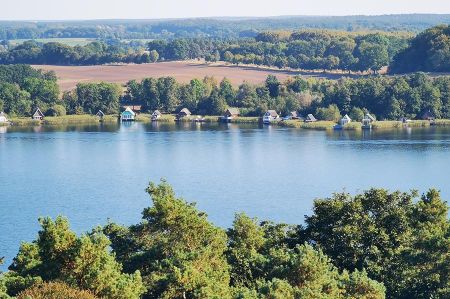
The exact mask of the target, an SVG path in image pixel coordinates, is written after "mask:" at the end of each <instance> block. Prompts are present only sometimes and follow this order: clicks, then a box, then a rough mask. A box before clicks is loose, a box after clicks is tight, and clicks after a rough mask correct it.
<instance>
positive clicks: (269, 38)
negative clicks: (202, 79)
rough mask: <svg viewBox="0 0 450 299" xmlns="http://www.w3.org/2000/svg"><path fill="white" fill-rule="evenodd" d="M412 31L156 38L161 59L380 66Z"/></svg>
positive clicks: (154, 44) (297, 65)
mask: <svg viewBox="0 0 450 299" xmlns="http://www.w3.org/2000/svg"><path fill="white" fill-rule="evenodd" d="M409 37H410V35H408V34H400V33H397V34H392V33H346V32H338V31H324V30H320V31H319V30H308V31H294V32H285V31H280V32H262V33H260V34H258V35H257V36H256V37H255V38H247V39H236V40H234V39H232V40H211V39H174V40H170V41H166V40H155V41H152V42H150V43H149V50H154V51H157V52H158V53H159V57H160V59H166V60H185V59H193V58H205V59H206V60H208V61H217V60H224V61H227V62H230V63H235V64H242V63H244V64H256V65H266V66H276V67H278V68H285V67H290V68H294V69H297V68H300V69H308V70H313V69H327V70H333V69H341V70H348V71H367V70H372V71H379V70H380V69H381V68H382V67H384V66H387V65H388V64H389V62H390V61H391V60H392V57H393V56H394V55H395V54H396V53H398V52H399V51H400V50H402V49H404V48H405V47H406V46H407V44H408V38H409Z"/></svg>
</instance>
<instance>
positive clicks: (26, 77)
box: [0, 65, 60, 115]
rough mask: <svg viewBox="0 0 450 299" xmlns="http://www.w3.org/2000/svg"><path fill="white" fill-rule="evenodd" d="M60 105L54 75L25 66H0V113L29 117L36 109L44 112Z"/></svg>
mask: <svg viewBox="0 0 450 299" xmlns="http://www.w3.org/2000/svg"><path fill="white" fill-rule="evenodd" d="M58 103H60V101H59V88H58V85H57V84H56V76H55V74H54V73H51V72H49V73H44V72H42V71H37V70H35V69H33V68H31V67H30V66H27V65H10V66H0V111H5V112H6V113H8V114H10V115H30V114H31V113H32V111H33V109H35V108H36V107H41V109H43V110H44V111H47V110H50V109H51V108H52V107H54V106H55V105H57V104H58Z"/></svg>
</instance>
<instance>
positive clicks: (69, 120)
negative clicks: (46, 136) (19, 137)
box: [11, 114, 117, 126]
mask: <svg viewBox="0 0 450 299" xmlns="http://www.w3.org/2000/svg"><path fill="white" fill-rule="evenodd" d="M99 121H100V120H99V118H98V117H96V116H94V115H88V114H83V115H65V116H52V117H45V118H44V120H42V121H40V120H34V119H31V118H30V117H17V118H11V124H12V125H13V126H39V125H49V126H52V125H65V124H90V123H98V122H99ZM116 121H117V115H106V116H105V117H103V122H116Z"/></svg>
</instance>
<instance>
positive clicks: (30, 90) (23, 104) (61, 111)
mask: <svg viewBox="0 0 450 299" xmlns="http://www.w3.org/2000/svg"><path fill="white" fill-rule="evenodd" d="M121 96H122V90H121V89H120V87H119V86H118V85H116V84H111V83H80V84H78V85H77V88H76V89H75V90H72V91H68V92H65V93H64V94H63V96H62V98H61V97H60V92H59V88H58V85H57V83H56V76H55V74H54V73H52V72H48V73H46V72H42V71H38V70H36V69H34V68H32V67H30V66H28V65H8V66H4V65H3V66H0V111H4V112H6V113H7V114H8V115H10V116H30V115H31V114H32V113H33V112H34V109H36V108H37V107H39V108H40V109H41V111H42V112H43V113H44V114H46V115H49V116H63V115H65V114H66V113H67V114H83V113H91V114H95V113H97V111H98V110H102V111H103V112H104V113H107V114H115V113H117V112H118V111H119V102H120V97H121Z"/></svg>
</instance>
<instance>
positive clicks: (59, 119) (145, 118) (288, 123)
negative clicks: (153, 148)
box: [10, 113, 450, 130]
mask: <svg viewBox="0 0 450 299" xmlns="http://www.w3.org/2000/svg"><path fill="white" fill-rule="evenodd" d="M200 118H201V119H202V122H204V123H218V122H220V116H212V115H207V116H196V115H192V116H190V117H186V118H183V119H181V120H180V121H181V122H195V121H196V120H198V119H200ZM119 121H120V120H119V115H118V114H116V115H105V116H104V117H103V118H102V119H100V118H99V117H97V116H95V115H89V114H83V115H65V116H52V117H45V118H44V119H43V120H33V119H31V118H30V117H17V118H11V119H10V125H12V126H22V127H27V126H28V127H29V126H40V125H44V126H56V125H81V124H98V123H100V122H102V123H117V122H119ZM135 121H137V122H143V123H150V122H151V121H152V120H151V115H150V114H147V113H141V114H138V115H137V116H136V119H135ZM157 121H158V122H163V123H175V121H176V116H175V115H174V114H164V115H162V117H161V118H159V119H158V120H157ZM231 123H236V124H239V123H241V124H244V123H245V124H260V123H262V118H261V117H246V116H241V117H236V118H234V119H232V120H231ZM271 125H275V126H281V127H288V128H300V129H313V130H332V129H333V127H334V126H335V125H336V122H333V121H316V122H310V123H306V122H304V121H302V120H298V119H292V120H279V121H274V122H272V123H271ZM430 126H436V127H449V126H450V119H437V120H435V121H434V122H430V121H427V120H412V121H410V122H408V123H406V124H405V123H402V122H401V121H391V120H384V121H375V122H373V123H372V129H374V130H377V129H395V128H404V127H410V128H414V127H415V128H418V127H430ZM343 130H362V124H361V123H360V122H356V121H354V122H351V123H349V124H347V125H345V126H344V127H343Z"/></svg>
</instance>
